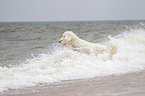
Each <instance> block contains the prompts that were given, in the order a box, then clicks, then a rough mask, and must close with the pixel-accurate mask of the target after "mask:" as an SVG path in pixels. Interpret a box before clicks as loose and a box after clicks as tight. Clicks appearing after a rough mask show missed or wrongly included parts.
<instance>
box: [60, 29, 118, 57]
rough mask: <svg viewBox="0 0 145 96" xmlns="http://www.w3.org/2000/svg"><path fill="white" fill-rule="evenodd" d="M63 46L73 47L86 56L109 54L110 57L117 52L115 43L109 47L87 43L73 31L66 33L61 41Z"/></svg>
mask: <svg viewBox="0 0 145 96" xmlns="http://www.w3.org/2000/svg"><path fill="white" fill-rule="evenodd" d="M59 43H61V44H62V45H71V46H72V48H73V49H74V50H75V51H79V52H81V53H86V54H96V55H97V54H102V53H103V52H107V53H109V55H110V57H112V55H113V54H115V53H116V52H117V46H116V45H115V44H113V43H110V44H108V45H106V46H105V45H100V44H94V43H90V42H87V41H85V40H82V39H80V38H79V37H77V36H76V35H75V34H74V33H73V32H72V31H66V32H64V34H63V36H62V37H61V39H60V40H59Z"/></svg>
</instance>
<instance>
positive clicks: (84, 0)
mask: <svg viewBox="0 0 145 96" xmlns="http://www.w3.org/2000/svg"><path fill="white" fill-rule="evenodd" d="M89 20H91V21H92V20H95V21H97V20H145V0H0V22H5V21H6V22H7V21H89Z"/></svg>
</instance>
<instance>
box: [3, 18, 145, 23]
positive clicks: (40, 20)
mask: <svg viewBox="0 0 145 96" xmlns="http://www.w3.org/2000/svg"><path fill="white" fill-rule="evenodd" d="M144 20H145V19H120V20H58V21H57V20H56V21H55V20H54V21H43V20H42V21H41V20H40V21H29V20H28V21H27V20H26V21H0V23H13V22H14V23H20V22H93V21H94V22H97V21H102V22H103V21H144Z"/></svg>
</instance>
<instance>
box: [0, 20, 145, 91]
mask: <svg viewBox="0 0 145 96" xmlns="http://www.w3.org/2000/svg"><path fill="white" fill-rule="evenodd" d="M144 23H145V21H102V22H101V21H99V22H98V21H96V22H35V23H34V22H29V23H26V22H25V23H0V41H1V42H0V92H3V91H5V90H8V89H19V88H25V87H31V86H36V85H39V84H49V83H55V82H61V81H64V80H74V79H86V78H94V77H100V76H101V77H102V76H110V75H120V74H127V73H133V72H140V71H142V70H145V60H144V57H145V26H144ZM68 30H70V31H73V32H74V33H75V34H76V35H77V36H78V37H80V38H81V39H84V40H86V41H89V42H93V43H100V44H103V45H105V44H107V43H109V42H114V43H115V44H116V45H117V53H116V54H115V55H113V57H112V58H109V56H108V54H107V53H103V54H99V55H97V56H96V55H94V54H90V55H87V54H83V53H79V52H77V51H73V50H72V48H71V47H70V46H62V45H60V44H59V43H58V41H59V39H60V37H61V36H62V34H63V32H64V31H68Z"/></svg>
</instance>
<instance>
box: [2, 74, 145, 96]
mask: <svg viewBox="0 0 145 96" xmlns="http://www.w3.org/2000/svg"><path fill="white" fill-rule="evenodd" d="M144 81H145V71H142V72H136V73H129V74H123V75H111V76H106V77H101V78H97V77H96V78H92V79H81V80H71V81H63V82H61V83H54V84H49V85H48V84H47V85H44V86H35V87H30V88H24V89H17V90H9V91H5V92H4V93H3V95H2V96H144V95H145V84H144Z"/></svg>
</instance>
